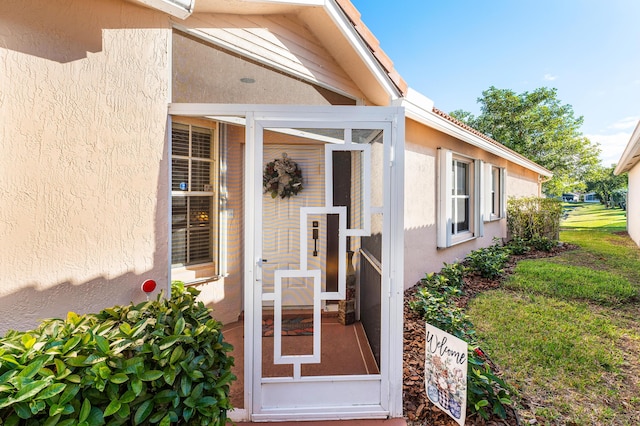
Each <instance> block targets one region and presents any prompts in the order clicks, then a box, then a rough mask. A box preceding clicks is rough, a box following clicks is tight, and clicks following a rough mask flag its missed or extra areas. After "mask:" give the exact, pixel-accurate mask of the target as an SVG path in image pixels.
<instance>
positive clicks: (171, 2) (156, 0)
mask: <svg viewBox="0 0 640 426" xmlns="http://www.w3.org/2000/svg"><path fill="white" fill-rule="evenodd" d="M137 2H138V3H142V4H145V5H147V6H149V7H152V8H154V9H157V10H160V11H162V12H165V13H168V14H169V15H171V16H175V17H176V18H180V19H187V18H188V17H189V16H190V15H191V14H192V13H193V8H194V7H195V3H196V0H137Z"/></svg>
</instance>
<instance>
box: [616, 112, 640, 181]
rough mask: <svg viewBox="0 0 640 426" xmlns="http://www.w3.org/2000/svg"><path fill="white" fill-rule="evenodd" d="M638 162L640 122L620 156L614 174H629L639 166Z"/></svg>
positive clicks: (639, 155)
mask: <svg viewBox="0 0 640 426" xmlns="http://www.w3.org/2000/svg"><path fill="white" fill-rule="evenodd" d="M638 161H640V121H638V124H637V125H636V128H635V130H634V131H633V133H632V134H631V138H630V139H629V142H628V143H627V146H626V147H625V149H624V152H623V153H622V155H621V156H620V160H618V164H617V165H616V168H615V169H614V170H613V174H615V175H620V174H622V173H625V172H628V171H629V170H631V169H632V168H633V167H634V166H635V165H636V164H638Z"/></svg>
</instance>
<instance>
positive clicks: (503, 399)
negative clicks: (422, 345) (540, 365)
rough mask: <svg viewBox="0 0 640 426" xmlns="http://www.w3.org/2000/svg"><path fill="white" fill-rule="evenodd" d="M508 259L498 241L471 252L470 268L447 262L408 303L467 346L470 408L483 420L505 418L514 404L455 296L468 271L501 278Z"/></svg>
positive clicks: (504, 249) (432, 323) (429, 275)
mask: <svg viewBox="0 0 640 426" xmlns="http://www.w3.org/2000/svg"><path fill="white" fill-rule="evenodd" d="M508 259H509V250H508V249H507V248H505V247H502V246H501V245H500V244H499V243H498V241H496V242H494V244H493V245H492V246H491V247H487V248H484V249H479V250H475V251H473V252H472V253H470V254H469V256H467V258H466V260H467V261H468V263H469V264H470V265H471V266H470V267H469V268H467V267H465V266H464V265H463V264H462V263H453V264H446V263H445V264H444V267H443V268H442V270H441V271H440V272H439V273H430V274H427V275H426V276H425V277H424V278H423V279H421V280H420V283H421V286H420V287H419V288H418V289H417V291H416V292H415V294H414V295H413V297H412V298H411V300H410V301H409V307H410V308H411V309H412V310H413V311H414V312H416V313H418V314H419V315H420V316H421V317H422V318H424V320H425V321H426V322H427V323H429V324H431V325H433V326H434V327H437V328H439V329H441V330H444V331H446V332H447V333H449V334H452V335H454V336H456V337H458V338H459V339H462V340H464V341H466V342H467V343H468V345H469V353H468V360H469V362H468V368H467V406H468V408H469V410H471V412H472V413H478V415H480V416H481V417H482V418H484V419H488V418H489V415H490V413H492V412H493V413H495V414H497V415H498V416H500V417H501V418H505V417H506V410H505V406H508V405H511V404H512V401H511V397H510V389H509V387H508V386H507V384H506V383H505V382H504V381H503V380H502V379H501V378H499V377H498V376H497V375H496V374H495V373H494V372H493V371H492V368H491V364H490V362H489V359H488V357H487V356H486V354H484V352H482V351H481V350H480V349H479V348H478V344H477V341H476V337H475V329H474V327H473V323H472V322H471V320H470V319H469V316H468V315H467V314H466V313H465V311H464V309H462V308H460V307H458V306H457V304H456V297H458V296H460V294H461V293H462V289H463V285H464V279H463V278H464V276H465V275H466V274H467V273H468V272H470V271H478V272H480V273H485V274H489V275H491V276H492V277H493V276H494V275H495V274H497V275H500V274H501V273H502V267H503V266H504V264H505V263H506V261H507V260H508ZM497 275H496V276H497Z"/></svg>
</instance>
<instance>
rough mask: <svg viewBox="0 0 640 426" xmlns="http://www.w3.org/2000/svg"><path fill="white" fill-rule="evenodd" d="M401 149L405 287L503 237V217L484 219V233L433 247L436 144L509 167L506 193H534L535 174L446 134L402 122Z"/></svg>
mask: <svg viewBox="0 0 640 426" xmlns="http://www.w3.org/2000/svg"><path fill="white" fill-rule="evenodd" d="M405 147H406V152H405V207H404V208H405V223H404V225H405V233H404V238H405V241H404V246H405V253H404V259H405V265H404V277H405V278H404V284H405V288H409V287H411V286H413V285H415V284H416V282H417V281H418V280H419V279H420V278H422V277H424V275H425V273H427V272H437V271H439V270H440V269H441V268H442V266H443V262H446V263H452V262H455V261H456V260H462V259H463V258H464V257H465V256H466V254H467V253H469V252H470V251H472V250H475V249H478V248H481V247H486V246H489V245H491V244H492V243H493V237H498V238H503V237H505V236H506V220H504V219H502V220H498V221H493V222H485V223H484V237H482V238H476V239H474V240H471V241H467V242H464V243H460V244H457V245H454V246H452V247H449V248H446V249H438V248H437V246H436V234H437V229H436V226H437V225H436V223H437V206H438V205H437V198H436V197H437V180H436V164H437V160H436V158H437V149H438V148H440V147H442V148H447V149H451V150H453V151H454V152H456V153H458V154H462V155H467V156H470V157H473V158H478V159H481V160H484V161H486V162H489V163H491V164H494V165H496V166H499V167H506V169H507V175H508V176H507V187H506V188H507V197H509V196H512V195H515V196H525V195H529V196H531V195H535V196H537V195H538V183H537V175H536V174H535V173H532V172H527V171H526V170H525V169H524V168H522V167H520V166H517V165H515V164H513V163H509V162H507V161H506V160H504V159H502V158H499V157H496V156H494V155H492V154H489V153H487V152H485V151H483V150H481V149H479V148H475V147H473V146H471V145H468V144H466V143H464V142H461V141H459V140H456V139H455V138H453V137H451V136H448V135H446V134H444V133H440V132H438V131H436V130H433V129H430V128H427V127H424V126H421V125H419V124H417V123H416V122H414V121H411V120H407V122H406V146H405Z"/></svg>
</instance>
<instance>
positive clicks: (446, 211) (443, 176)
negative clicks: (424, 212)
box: [437, 148, 453, 247]
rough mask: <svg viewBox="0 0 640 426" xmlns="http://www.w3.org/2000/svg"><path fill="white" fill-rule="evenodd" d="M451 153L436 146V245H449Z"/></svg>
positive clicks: (451, 179)
mask: <svg viewBox="0 0 640 426" xmlns="http://www.w3.org/2000/svg"><path fill="white" fill-rule="evenodd" d="M452 174H453V154H452V153H451V151H449V150H448V149H443V148H438V232H437V244H438V247H449V246H451V221H452V208H451V191H452V190H453V177H452Z"/></svg>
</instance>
